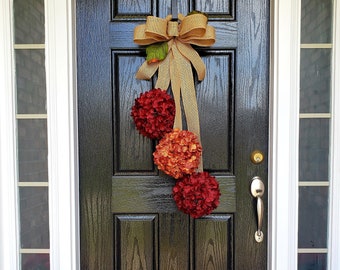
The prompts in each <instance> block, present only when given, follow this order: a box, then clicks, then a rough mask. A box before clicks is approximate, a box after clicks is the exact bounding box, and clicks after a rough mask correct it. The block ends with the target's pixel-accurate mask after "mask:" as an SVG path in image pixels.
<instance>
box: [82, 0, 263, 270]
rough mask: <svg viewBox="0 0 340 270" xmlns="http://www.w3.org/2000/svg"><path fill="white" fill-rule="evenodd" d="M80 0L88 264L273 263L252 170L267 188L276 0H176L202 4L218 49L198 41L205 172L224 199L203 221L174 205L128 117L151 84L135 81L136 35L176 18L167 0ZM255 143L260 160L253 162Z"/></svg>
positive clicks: (243, 267)
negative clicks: (152, 20)
mask: <svg viewBox="0 0 340 270" xmlns="http://www.w3.org/2000/svg"><path fill="white" fill-rule="evenodd" d="M76 4H77V5H76V10H77V13H76V17H77V24H76V30H77V70H78V74H77V84H78V86H77V88H78V108H79V117H78V118H79V168H80V169H79V170H80V172H79V173H80V211H81V215H80V222H81V269H96V270H104V269H119V270H120V269H121V270H123V269H124V270H125V269H144V270H151V269H178V270H186V269H196V270H204V269H211V270H213V269H215V270H222V269H237V270H247V269H257V270H262V269H266V264H267V256H266V253H267V248H266V246H267V236H266V234H267V226H266V224H267V212H266V211H265V217H264V228H263V231H264V234H265V237H264V241H263V242H262V243H257V242H256V241H255V239H254V234H255V231H256V229H257V215H256V204H255V200H254V199H253V197H252V196H251V194H250V191H249V189H250V181H251V179H252V178H253V177H254V176H256V175H257V176H260V177H261V178H262V179H263V180H264V182H265V184H266V185H267V145H268V89H269V84H268V81H269V0H254V1H250V0H248V1H247V0H240V1H236V0H196V1H194V0H187V1H184V0H179V1H178V9H179V12H180V13H182V14H185V15H186V14H187V13H188V12H190V11H192V10H200V11H203V12H205V13H207V14H208V15H209V25H212V26H214V27H215V29H216V43H215V44H214V45H213V46H211V47H209V48H204V49H203V48H196V49H197V51H198V52H199V54H200V55H201V57H202V59H203V61H204V63H205V65H206V69H207V71H206V77H205V79H204V80H203V81H202V82H198V81H197V79H196V77H195V85H196V91H197V100H198V107H199V117H200V125H201V137H202V146H203V159H204V169H205V170H206V171H209V172H210V173H211V174H213V175H214V176H216V178H217V180H218V181H219V184H220V189H221V193H222V195H221V199H220V205H219V207H218V208H217V209H216V210H215V211H214V212H213V213H212V214H211V215H209V216H205V217H202V218H199V219H192V218H190V217H189V216H188V215H185V214H183V213H181V212H179V211H178V210H177V208H176V205H175V203H174V201H173V199H172V194H171V190H172V187H173V185H174V181H175V180H174V179H172V178H170V177H168V176H166V175H164V174H163V173H162V172H160V171H158V170H157V168H156V167H155V165H154V163H153V159H152V153H153V151H154V148H155V143H156V142H155V141H152V140H150V139H148V138H144V137H143V136H141V135H139V133H138V132H137V131H136V129H135V126H134V123H133V120H132V118H131V116H130V112H131V107H132V105H133V103H134V99H135V98H136V97H138V96H139V94H140V93H141V92H146V91H148V90H150V89H152V88H153V87H154V85H155V80H150V81H140V80H137V79H135V73H136V71H137V70H138V68H139V67H140V66H141V64H142V63H143V62H144V60H145V48H143V47H139V46H138V45H136V44H134V43H133V30H134V28H135V26H137V25H140V24H143V23H145V19H146V16H147V15H154V16H158V17H162V18H165V17H166V16H167V15H168V14H171V1H169V0H168V1H165V0H160V1H156V0H118V1H113V0H111V1H109V0H106V1H104V0H77V2H76ZM255 149H258V150H261V151H262V152H263V153H264V156H265V160H264V162H262V163H261V164H253V163H252V162H251V160H250V154H251V152H252V151H253V150H255ZM264 201H265V209H267V208H268V207H267V203H266V201H267V196H266V194H265V195H264Z"/></svg>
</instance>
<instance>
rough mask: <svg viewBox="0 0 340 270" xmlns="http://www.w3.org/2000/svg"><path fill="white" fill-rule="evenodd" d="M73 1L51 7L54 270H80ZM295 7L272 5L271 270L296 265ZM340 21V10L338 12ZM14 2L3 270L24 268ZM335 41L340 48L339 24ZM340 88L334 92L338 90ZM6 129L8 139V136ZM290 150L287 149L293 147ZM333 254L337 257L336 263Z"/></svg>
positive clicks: (336, 128) (339, 125)
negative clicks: (18, 191) (20, 242)
mask: <svg viewBox="0 0 340 270" xmlns="http://www.w3.org/2000/svg"><path fill="white" fill-rule="evenodd" d="M74 2H75V1H67V0H49V1H46V7H45V9H46V18H47V21H46V29H47V32H48V35H47V37H46V54H47V55H46V56H47V57H46V58H47V59H46V70H47V77H48V78H47V79H48V80H47V89H48V136H49V170H50V171H49V174H50V179H49V181H50V183H49V189H50V192H49V196H50V226H51V228H50V229H51V246H50V249H51V253H50V256H51V269H52V270H53V269H54V270H57V269H58V270H59V269H63V270H68V269H70V270H79V269H80V263H79V221H78V217H79V211H78V203H79V198H78V174H77V172H78V163H77V160H78V159H77V126H76V119H77V116H76V112H77V109H76V85H75V84H76V82H75V80H76V64H75V63H76V61H75V41H76V39H75V29H74V28H75V21H74V20H75V14H74V11H75V7H74ZM297 2H299V1H295V0H285V1H280V0H273V1H272V3H271V4H272V18H273V20H272V27H273V29H272V58H271V59H272V66H271V70H272V76H271V77H272V80H271V82H272V83H271V84H272V90H271V92H272V95H271V141H270V147H271V157H270V160H271V164H269V166H270V168H271V169H270V179H269V180H270V181H269V182H270V183H271V185H270V186H269V189H268V192H269V199H270V201H269V205H270V209H269V220H270V221H271V222H270V224H269V238H270V239H269V241H268V242H269V247H268V253H269V254H268V255H269V260H268V269H275V270H286V269H296V265H297V209H296V203H297V198H298V193H297V191H298V186H297V147H296V146H297V144H298V141H297V140H298V137H296V135H297V134H298V96H297V91H296V89H298V78H297V74H299V69H298V62H297V61H298V59H299V57H298V56H299V49H298V44H299V38H298V37H299V33H298V29H299V10H300V7H299V6H298V4H297ZM334 3H335V6H336V14H337V15H336V18H338V20H340V7H339V5H336V3H338V2H337V1H334ZM11 14H12V1H11V0H4V1H0V36H2V37H3V42H0V89H1V91H0V130H1V132H0V149H1V151H0V220H1V221H3V220H6V222H0V269H13V270H14V269H19V256H18V250H19V248H18V241H17V216H16V213H15V211H14V209H15V208H16V207H17V204H16V201H17V198H16V189H17V187H16V184H15V183H16V167H15V166H16V165H15V160H16V150H15V149H16V148H15V112H14V102H15V101H14V93H15V92H14V81H13V76H14V75H13V71H14V62H13V45H12V39H13V34H12V31H11V29H12V17H11ZM337 25H338V26H339V27H337V28H336V29H335V41H336V42H337V44H340V21H338V22H337ZM334 63H338V64H337V66H336V67H335V69H334V71H333V72H334V78H335V79H334V87H333V88H334V96H333V99H334V104H333V105H334V106H333V112H332V115H333V116H334V118H337V119H339V118H340V93H339V85H340V65H339V63H340V52H339V49H338V50H337V51H335V53H334ZM335 89H337V91H335ZM334 118H333V131H332V134H333V136H332V141H333V143H334V150H333V152H332V161H333V163H332V168H331V175H332V178H333V181H332V182H333V183H332V184H331V185H330V190H331V193H332V194H331V209H332V215H331V217H330V233H331V234H332V239H331V240H330V247H329V251H330V256H329V269H336V268H337V267H338V266H339V265H340V256H339V254H340V246H339V245H340V232H339V230H338V227H339V225H340V214H339V213H340V205H339V203H340V198H339V194H340V166H339V164H340V122H339V121H338V122H335V121H334ZM3 130H6V132H3ZM288 146H289V147H288ZM332 255H334V256H332Z"/></svg>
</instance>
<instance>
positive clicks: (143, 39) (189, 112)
mask: <svg viewBox="0 0 340 270" xmlns="http://www.w3.org/2000/svg"><path fill="white" fill-rule="evenodd" d="M178 18H179V20H180V23H178V22H174V21H171V15H169V16H167V17H166V18H165V19H162V18H158V17H154V16H148V17H147V20H146V24H143V25H139V26H137V27H136V28H135V31H134V42H135V43H137V44H139V45H150V44H153V43H158V42H165V41H167V42H168V48H169V52H168V55H167V56H166V58H165V59H164V60H163V61H160V62H157V63H148V62H147V61H145V62H144V63H143V64H142V66H141V67H140V68H139V70H138V72H137V74H136V78H137V79H141V80H149V79H151V77H152V76H153V75H154V74H155V72H156V71H157V70H158V79H157V82H156V88H160V89H164V90H166V89H168V87H169V84H170V82H171V89H172V92H173V96H174V100H175V105H176V115H175V122H174V128H179V129H182V112H181V97H182V102H183V108H184V112H185V117H186V121H187V127H188V130H189V131H191V132H193V133H195V134H196V135H197V137H198V139H199V140H200V125H199V117H198V108H197V99H196V91H195V83H194V78H193V74H192V68H191V65H192V66H193V67H194V68H195V70H196V72H197V75H198V79H199V80H203V79H204V77H205V65H204V63H203V61H202V59H201V57H200V56H199V54H198V53H197V52H196V51H195V50H194V49H193V48H192V46H191V44H193V45H198V46H211V45H212V44H214V43H215V29H214V28H213V27H212V26H209V25H208V24H207V20H208V19H207V17H206V16H205V15H203V14H192V15H188V16H185V17H184V16H183V15H182V14H178ZM200 141H201V140H200ZM201 160H202V159H201ZM198 170H199V171H202V170H203V163H202V162H201V164H200V166H199V168H198Z"/></svg>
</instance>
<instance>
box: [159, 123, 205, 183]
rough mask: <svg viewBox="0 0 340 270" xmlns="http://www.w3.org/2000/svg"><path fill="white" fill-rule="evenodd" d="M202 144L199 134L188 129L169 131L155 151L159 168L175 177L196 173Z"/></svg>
mask: <svg viewBox="0 0 340 270" xmlns="http://www.w3.org/2000/svg"><path fill="white" fill-rule="evenodd" d="M201 155H202V146H201V144H200V143H199V141H198V138H197V136H196V135H195V134H194V133H192V132H190V131H187V130H179V129H174V130H173V131H172V132H170V133H167V134H165V135H164V137H163V138H162V139H161V140H160V142H159V144H158V145H157V146H156V151H155V152H154V153H153V157H154V162H155V164H156V165H157V166H158V169H160V170H162V171H164V172H165V173H166V174H168V175H170V176H172V177H174V178H175V179H178V178H181V177H183V176H184V175H188V174H192V173H194V172H195V171H196V170H197V168H198V165H199V163H200V159H201Z"/></svg>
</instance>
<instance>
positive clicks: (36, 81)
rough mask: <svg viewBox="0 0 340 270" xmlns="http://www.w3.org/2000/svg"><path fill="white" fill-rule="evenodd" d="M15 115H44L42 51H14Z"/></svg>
mask: <svg viewBox="0 0 340 270" xmlns="http://www.w3.org/2000/svg"><path fill="white" fill-rule="evenodd" d="M15 57H16V74H17V113H20V114H44V113H46V75H45V52H44V50H16V53H15Z"/></svg>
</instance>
